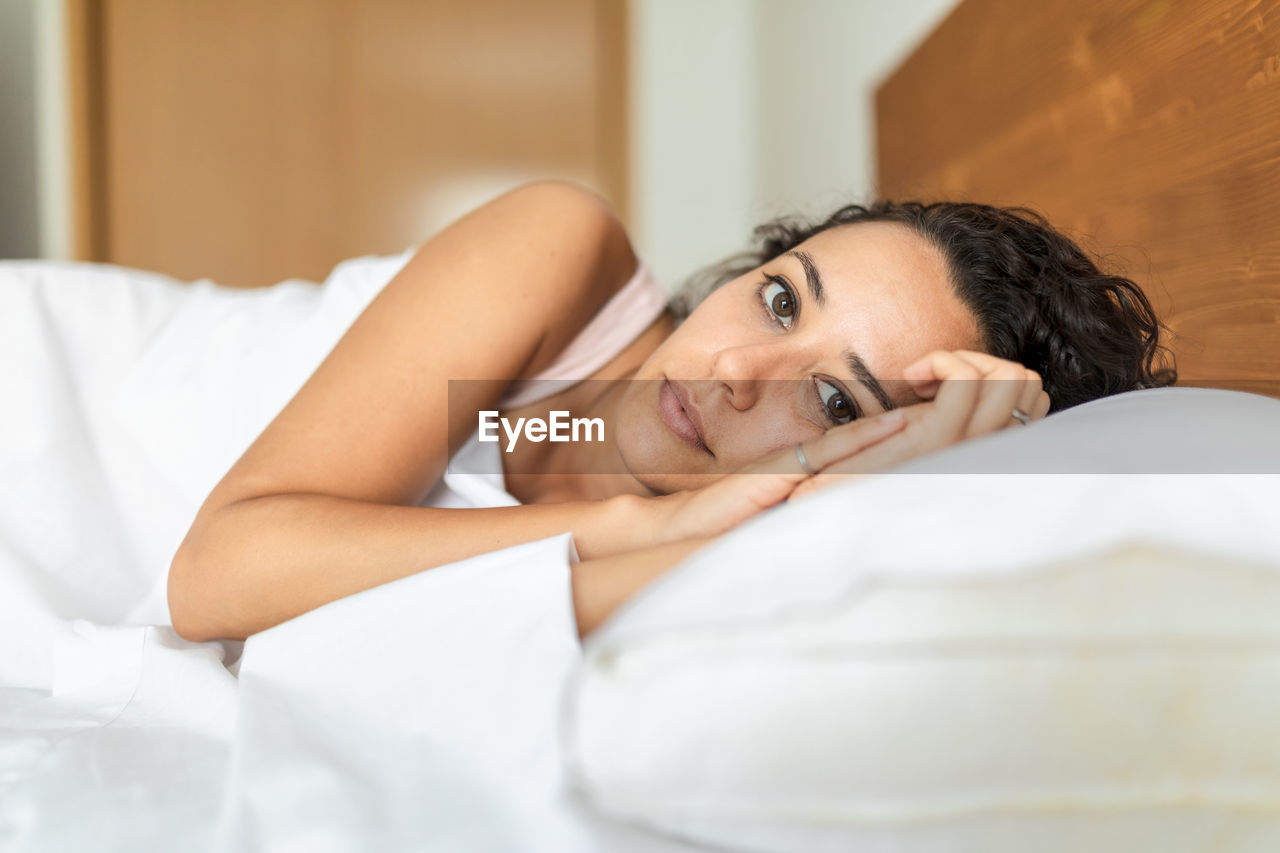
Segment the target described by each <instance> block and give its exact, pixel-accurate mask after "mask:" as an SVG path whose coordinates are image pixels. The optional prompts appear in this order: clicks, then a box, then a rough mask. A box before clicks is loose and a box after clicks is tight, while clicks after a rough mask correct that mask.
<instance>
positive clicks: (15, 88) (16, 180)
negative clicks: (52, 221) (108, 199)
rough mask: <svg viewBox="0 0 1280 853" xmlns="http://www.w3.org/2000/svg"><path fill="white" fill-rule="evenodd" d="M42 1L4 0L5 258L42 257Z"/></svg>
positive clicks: (0, 6)
mask: <svg viewBox="0 0 1280 853" xmlns="http://www.w3.org/2000/svg"><path fill="white" fill-rule="evenodd" d="M36 2H37V0H0V258H31V257H36V256H38V255H39V254H40V234H39V231H40V227H39V212H38V206H39V199H38V195H39V194H38V185H37V180H36V133H35V128H36V118H35V116H36V85H35V67H36V65H35V55H36V52H35V50H34V49H33V44H32V43H33V41H34V34H35V13H36Z"/></svg>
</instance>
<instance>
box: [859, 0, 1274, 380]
mask: <svg viewBox="0 0 1280 853" xmlns="http://www.w3.org/2000/svg"><path fill="white" fill-rule="evenodd" d="M876 114H877V120H878V131H877V134H878V140H877V141H878V146H879V188H878V189H879V193H880V195H881V196H883V197H888V198H892V199H896V200H903V199H907V198H917V199H922V200H928V199H934V200H937V199H956V200H972V201H982V202H987V203H991V204H1000V205H1009V204H1017V205H1024V206H1027V207H1031V208H1033V209H1035V210H1037V211H1039V212H1040V213H1042V214H1044V215H1045V216H1047V217H1048V218H1049V220H1050V222H1052V223H1054V224H1055V225H1056V226H1057V227H1058V228H1060V229H1062V230H1064V231H1066V232H1068V233H1069V234H1071V235H1072V236H1073V237H1075V238H1076V239H1077V240H1078V241H1079V242H1080V243H1081V245H1082V246H1084V248H1085V249H1086V250H1089V251H1091V253H1092V254H1094V255H1095V257H1097V256H1100V257H1101V259H1102V261H1103V266H1104V267H1106V268H1108V271H1111V272H1120V273H1121V274H1123V275H1127V276H1128V277H1129V278H1132V279H1134V280H1135V281H1136V282H1137V283H1138V284H1139V285H1141V286H1142V287H1143V289H1144V290H1145V291H1146V293H1147V296H1148V298H1149V299H1150V300H1151V302H1152V305H1154V306H1155V308H1156V311H1157V312H1158V313H1159V314H1160V316H1161V319H1162V320H1163V321H1164V322H1165V323H1166V324H1168V325H1169V326H1170V327H1171V328H1172V329H1173V330H1174V333H1175V334H1174V337H1173V338H1172V340H1171V341H1170V344H1171V348H1172V349H1173V350H1174V352H1175V354H1176V356H1177V361H1178V369H1179V373H1180V377H1179V384H1192V385H1218V386H1225V387H1234V388H1240V389H1243V390H1252V391H1264V392H1266V393H1270V394H1274V395H1278V396H1280V0H1037V2H1035V3H1017V2H1012V3H1011V2H1009V0H964V2H962V3H961V4H960V5H959V6H958V7H957V8H956V9H955V10H954V11H953V12H952V13H951V14H950V15H949V16H948V17H947V18H946V19H945V20H944V21H943V22H942V23H941V24H940V25H939V26H938V28H937V29H936V30H935V31H934V32H933V33H932V35H931V36H930V37H929V38H928V39H927V40H926V41H925V42H924V43H923V44H922V45H921V46H920V47H919V48H918V49H917V50H916V51H915V52H914V53H913V54H912V55H911V56H910V57H909V58H908V59H907V60H906V62H905V63H904V64H903V65H902V66H901V67H899V68H898V70H897V71H896V72H895V73H894V74H893V76H891V77H890V78H889V79H888V80H887V81H885V83H884V84H883V85H882V86H881V87H880V89H879V91H878V93H877V97H876Z"/></svg>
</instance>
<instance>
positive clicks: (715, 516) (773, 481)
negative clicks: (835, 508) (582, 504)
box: [645, 410, 906, 544]
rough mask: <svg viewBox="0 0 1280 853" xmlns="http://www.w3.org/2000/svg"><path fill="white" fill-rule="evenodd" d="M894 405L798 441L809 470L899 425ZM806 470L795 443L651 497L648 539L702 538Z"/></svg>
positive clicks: (772, 499) (785, 491) (782, 490)
mask: <svg viewBox="0 0 1280 853" xmlns="http://www.w3.org/2000/svg"><path fill="white" fill-rule="evenodd" d="M905 423H906V419H905V418H904V416H903V413H902V412H901V411H900V410H899V411H893V412H889V413H887V414H884V415H880V416H878V417H874V418H866V419H863V420H857V421H854V422H852V423H849V424H845V425H844V426H840V427H836V428H835V429H832V430H828V431H827V432H826V433H824V434H823V435H821V436H819V437H818V438H815V439H811V440H810V441H807V442H805V444H804V453H805V461H806V462H807V463H808V464H809V467H810V469H811V470H814V471H818V470H822V469H824V468H825V467H827V466H830V465H832V464H834V463H837V462H839V461H840V460H843V459H849V458H851V457H856V454H859V453H861V452H863V451H865V450H866V449H867V448H869V447H872V446H873V445H875V444H876V443H877V442H880V441H883V440H885V439H886V438H888V437H889V436H891V435H893V434H894V433H896V432H898V431H899V430H901V429H902V428H903V426H904V425H905ZM810 477H811V474H810V473H809V472H807V471H805V470H804V469H803V468H802V467H801V466H800V460H799V457H797V455H796V449H795V446H794V445H792V446H789V447H785V448H783V449H781V450H777V451H775V452H773V453H770V454H769V455H767V456H765V457H763V458H762V459H760V460H758V461H756V462H753V463H752V464H750V465H748V466H746V467H745V468H742V469H741V470H739V471H737V472H735V473H733V474H728V475H726V476H724V477H721V478H720V479H719V480H716V481H715V482H714V483H711V484H710V485H707V486H704V487H702V488H700V489H691V490H688V491H683V492H676V493H674V494H671V495H666V496H664V497H660V498H646V499H645V500H647V501H653V502H654V504H653V506H654V507H656V508H657V510H658V517H657V518H656V520H655V521H656V523H655V524H654V526H653V528H652V529H653V530H654V535H653V537H652V539H653V543H654V544H663V543H667V542H679V541H683V540H686V539H695V538H705V537H710V536H716V535H719V534H721V533H724V532H725V531H726V530H729V529H731V528H733V527H736V526H737V525H739V524H741V523H742V522H744V521H746V520H747V519H748V518H751V517H752V516H754V515H756V514H758V513H760V512H761V511H763V510H766V509H768V508H769V507H771V506H776V505H777V504H780V503H782V502H783V501H785V500H786V499H787V498H788V497H790V495H791V494H792V492H793V491H794V490H795V489H796V487H797V486H799V485H800V484H801V483H803V482H804V481H806V480H808V479H810Z"/></svg>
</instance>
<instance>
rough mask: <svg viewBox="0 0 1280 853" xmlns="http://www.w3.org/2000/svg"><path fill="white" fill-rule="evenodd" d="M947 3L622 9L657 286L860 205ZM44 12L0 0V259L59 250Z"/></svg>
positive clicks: (643, 219)
mask: <svg viewBox="0 0 1280 853" xmlns="http://www.w3.org/2000/svg"><path fill="white" fill-rule="evenodd" d="M957 2H958V0H630V18H631V20H630V25H631V58H630V62H631V68H630V74H631V87H632V101H633V102H632V105H631V122H630V133H631V139H630V148H631V163H630V179H631V209H630V211H628V212H627V219H628V221H629V223H630V225H631V229H632V232H633V236H634V240H635V243H636V245H637V247H638V249H639V250H640V251H641V253H643V254H644V255H645V256H646V257H647V258H648V259H649V261H650V263H651V264H652V265H653V267H654V269H655V271H656V273H657V275H658V277H659V278H660V279H661V280H662V281H664V282H666V283H667V284H668V286H670V287H674V286H676V285H677V284H679V282H680V281H681V280H682V279H683V278H684V277H685V276H687V275H688V274H689V273H691V272H692V271H693V270H695V269H696V268H698V267H699V266H702V265H704V264H707V263H711V262H713V261H715V260H718V259H719V258H721V257H723V256H725V255H727V254H730V253H732V252H734V251H737V250H739V249H742V248H745V246H746V244H747V241H748V238H749V236H750V231H751V228H752V227H753V226H754V225H756V224H757V223H759V222H761V221H763V220H765V219H768V218H770V217H773V216H776V215H779V214H782V213H790V212H802V213H811V214H815V215H816V214H820V213H824V212H827V211H828V209H829V208H833V207H835V206H837V205H838V204H841V203H844V202H846V201H849V200H861V199H864V198H867V197H868V196H870V195H871V193H872V192H873V186H872V184H873V178H872V176H873V174H874V162H875V151H874V134H873V132H872V112H871V109H872V100H871V99H872V96H873V94H874V90H875V86H876V85H877V84H878V83H879V81H880V79H881V78H883V77H884V76H886V75H887V74H888V73H889V72H890V71H891V70H892V69H893V68H894V66H895V65H896V64H897V62H898V61H900V60H901V59H902V58H903V57H905V56H906V55H907V54H908V53H909V52H910V51H911V49H912V48H913V47H914V46H915V45H916V43H917V42H918V41H919V40H920V39H922V38H923V37H924V36H925V35H927V33H928V32H929V31H930V30H931V29H932V27H933V26H934V25H935V24H937V23H938V22H939V21H940V20H941V19H942V18H943V17H945V15H946V14H947V13H948V12H949V11H950V10H951V9H952V8H953V7H954V6H955V5H956V3H957ZM60 7H61V3H60V2H59V0H0V68H2V69H3V74H0V257H23V256H33V255H40V256H42V257H67V256H68V252H69V247H70V245H71V239H70V234H69V227H70V200H69V197H68V189H67V170H66V156H67V155H66V134H65V115H64V112H65V103H64V102H62V101H61V100H60V96H59V94H58V93H60V92H62V91H63V90H64V83H63V79H64V77H63V75H64V73H65V56H64V54H63V52H62V46H61V43H60V36H61V32H62V28H63V20H62V13H61V8H60ZM33 44H34V45H35V48H34V50H33V49H32V45H33ZM37 140H38V142H37ZM37 197H38V203H37Z"/></svg>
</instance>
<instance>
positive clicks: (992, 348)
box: [672, 201, 1177, 411]
mask: <svg viewBox="0 0 1280 853" xmlns="http://www.w3.org/2000/svg"><path fill="white" fill-rule="evenodd" d="M860 222H897V223H899V224H902V225H905V226H906V227H908V228H910V229H912V230H913V231H914V232H915V233H916V234H918V235H920V236H921V237H923V238H925V239H926V240H928V241H929V242H931V243H932V244H933V245H935V246H937V247H938V249H940V250H941V252H942V254H943V256H944V257H945V258H946V261H947V265H948V267H949V269H950V272H951V279H952V285H953V286H954V287H955V290H956V294H957V295H958V296H959V298H960V301H961V302H962V303H963V304H964V305H965V306H966V307H967V308H968V309H969V310H970V311H971V312H972V313H973V315H974V317H975V318H976V319H977V322H978V329H979V331H980V333H981V335H982V338H983V341H982V343H983V347H984V349H985V350H986V352H988V353H990V354H991V355H994V356H996V357H997V358H1004V359H1008V360H1010V361H1016V362H1020V363H1021V364H1023V365H1025V366H1026V367H1029V368H1031V369H1032V370H1034V371H1036V372H1037V373H1039V374H1040V376H1041V378H1042V380H1043V382H1044V390H1045V391H1046V392H1047V393H1048V394H1049V399H1050V401H1051V404H1052V407H1051V409H1050V411H1059V410H1062V409H1066V408H1069V407H1071V406H1075V405H1078V404H1080V403H1085V402H1088V401H1089V400H1095V399H1097V398H1099V397H1105V396H1107V395H1109V394H1117V393H1119V392H1121V391H1131V390H1135V389H1138V388H1156V387H1161V386H1165V385H1172V384H1173V383H1174V382H1176V381H1177V370H1176V368H1175V366H1174V358H1173V354H1172V353H1171V352H1170V351H1169V350H1168V349H1167V348H1166V347H1164V346H1162V345H1161V343H1160V332H1161V330H1162V329H1163V330H1165V331H1168V330H1167V329H1165V327H1164V326H1163V324H1161V323H1160V321H1159V320H1158V319H1156V315H1155V312H1154V311H1153V310H1152V308H1151V303H1150V302H1148V301H1147V297H1146V296H1145V295H1144V294H1143V292H1142V290H1141V289H1140V288H1139V287H1138V286H1137V285H1136V284H1134V283H1133V282H1132V281H1130V280H1129V279H1127V278H1123V277H1121V276H1118V275H1108V274H1106V273H1104V272H1102V271H1101V270H1099V269H1098V267H1097V265H1096V264H1095V263H1094V262H1093V261H1092V260H1090V259H1089V257H1088V255H1086V254H1085V253H1084V251H1083V250H1081V249H1080V247H1079V246H1077V245H1076V244H1075V243H1074V242H1073V241H1071V240H1070V239H1068V238H1067V237H1065V236H1063V235H1062V234H1060V233H1058V232H1057V231H1055V230H1054V229H1053V228H1052V227H1051V226H1050V225H1049V223H1048V222H1046V221H1045V219H1044V218H1043V217H1042V216H1040V215H1039V214H1038V213H1035V212H1034V211H1031V210H1027V209H1026V208H1021V207H1011V208H1001V207H992V206H990V205H986V204H974V203H969V202H936V203H933V204H921V203H919V202H905V203H897V202H892V201H877V202H875V203H874V204H871V205H869V206H864V205H860V204H851V205H848V206H846V207H842V208H840V209H839V210H837V211H836V212H835V213H833V214H831V215H830V216H828V217H827V218H826V219H825V220H823V221H822V222H819V223H818V224H811V223H808V222H806V221H804V220H802V219H799V218H796V217H782V218H780V219H775V220H773V221H771V222H766V223H765V224H763V225H760V226H758V227H757V228H756V229H755V231H754V232H753V240H752V242H753V244H755V245H757V246H758V248H756V249H754V250H751V251H747V252H742V253H740V254H737V255H734V256H733V257H730V258H728V259H727V260H725V261H722V262H720V263H719V264H716V265H714V266H712V267H708V268H706V269H703V270H700V271H699V272H697V273H695V274H694V275H693V276H692V277H691V278H690V279H689V281H688V282H686V284H685V286H684V288H682V290H681V292H680V294H679V295H678V296H677V297H676V299H675V300H674V301H673V303H672V307H673V308H674V309H675V311H676V313H677V315H680V316H687V315H688V313H689V312H690V311H692V310H693V308H694V307H695V306H696V305H697V303H698V302H700V301H702V299H703V298H705V297H706V295H707V294H709V293H710V292H711V291H712V290H714V289H715V288H717V287H719V286H720V285H722V284H724V283H726V282H728V281H730V280H732V279H734V278H737V277H738V276H740V275H742V274H743V273H746V272H749V271H750V270H752V269H755V268H756V267H758V266H760V265H761V264H764V263H767V262H768V261H770V260H773V259H774V258H777V257H778V256H780V255H782V254H784V253H786V252H788V251H790V250H792V249H793V248H795V247H796V246H798V245H799V244H800V243H803V242H804V241H805V240H807V239H809V238H810V237H812V236H814V235H815V234H819V233H821V232H823V231H826V230H827V229H829V228H835V227H836V226H840V225H853V224H856V223H860Z"/></svg>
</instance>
